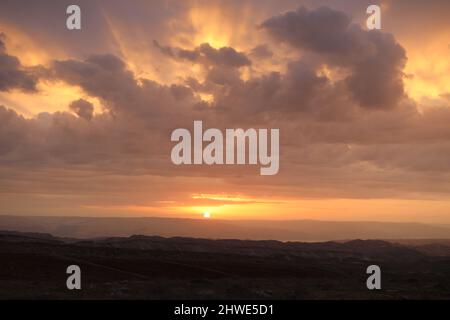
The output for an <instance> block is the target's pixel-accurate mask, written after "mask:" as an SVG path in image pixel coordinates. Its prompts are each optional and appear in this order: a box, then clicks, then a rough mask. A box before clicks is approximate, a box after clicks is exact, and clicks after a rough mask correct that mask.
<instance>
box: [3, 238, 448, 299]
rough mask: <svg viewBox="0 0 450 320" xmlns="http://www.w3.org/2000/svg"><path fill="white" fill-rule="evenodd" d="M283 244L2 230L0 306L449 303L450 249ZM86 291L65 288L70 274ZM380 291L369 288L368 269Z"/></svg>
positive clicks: (436, 243)
mask: <svg viewBox="0 0 450 320" xmlns="http://www.w3.org/2000/svg"><path fill="white" fill-rule="evenodd" d="M407 242H408V240H406V243H403V240H396V241H395V242H387V241H380V240H352V241H339V242H320V243H302V242H280V241H273V240H272V241H250V240H208V239H199V238H182V237H175V238H163V237H156V236H153V237H150V236H141V235H134V236H130V237H111V238H101V239H73V238H59V237H54V236H52V235H50V234H41V233H22V232H16V231H0V261H1V263H0V299H63V298H64V299H405V298H406V299H449V298H450V245H449V244H450V240H430V239H428V240H423V243H422V242H420V241H418V240H417V241H415V242H414V243H407ZM72 264H76V265H79V266H80V267H81V270H82V289H81V290H68V289H67V288H66V277H67V276H68V275H67V274H66V268H67V266H69V265H72ZM371 264H376V265H379V266H380V267H381V271H382V290H375V291H373V290H372V291H371V290H368V289H367V288H366V279H367V277H368V275H367V274H366V268H367V266H369V265H371Z"/></svg>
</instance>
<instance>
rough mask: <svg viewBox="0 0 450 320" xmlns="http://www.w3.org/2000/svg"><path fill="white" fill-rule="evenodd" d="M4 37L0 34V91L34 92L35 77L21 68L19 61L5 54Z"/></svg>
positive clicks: (27, 70) (29, 71)
mask: <svg viewBox="0 0 450 320" xmlns="http://www.w3.org/2000/svg"><path fill="white" fill-rule="evenodd" d="M3 39H4V35H2V34H0V91H9V90H11V89H20V90H23V91H27V92H33V91H36V84H37V77H36V75H34V74H33V72H32V71H31V70H29V69H27V68H25V67H23V66H22V64H21V63H20V61H19V59H17V58H16V57H14V56H11V55H8V54H7V53H6V47H5V43H4V41H3Z"/></svg>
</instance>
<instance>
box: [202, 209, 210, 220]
mask: <svg viewBox="0 0 450 320" xmlns="http://www.w3.org/2000/svg"><path fill="white" fill-rule="evenodd" d="M203 218H205V219H209V218H211V214H210V213H209V212H208V211H206V212H203Z"/></svg>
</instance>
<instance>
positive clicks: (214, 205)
mask: <svg viewBox="0 0 450 320" xmlns="http://www.w3.org/2000/svg"><path fill="white" fill-rule="evenodd" d="M19 2H20V1H19ZM432 2H433V1H432ZM435 2H436V3H435V4H433V5H429V6H427V5H426V3H425V2H424V1H410V2H409V1H397V2H394V1H384V2H383V5H382V8H383V15H382V17H383V20H382V21H383V22H382V23H383V25H382V30H381V33H383V34H385V35H386V34H392V35H393V37H394V39H395V40H394V41H395V43H396V44H398V46H400V47H401V48H403V50H404V52H405V57H406V59H405V65H404V66H402V65H401V64H402V62H401V59H400V58H399V62H398V65H393V66H390V65H389V64H390V63H392V64H393V62H392V59H391V62H386V64H387V65H389V72H392V73H395V72H398V74H399V77H400V78H401V88H402V90H404V94H402V93H400V91H401V90H400V89H399V90H398V91H399V93H398V96H399V98H398V97H397V95H396V92H391V90H394V89H391V88H390V87H389V88H387V87H386V88H385V87H384V84H383V83H381V84H378V83H375V86H378V85H380V87H381V89H380V90H381V91H380V92H381V93H382V94H384V92H385V90H388V91H386V92H388V93H386V95H390V94H392V95H394V96H396V98H395V99H394V98H393V99H394V100H395V105H393V106H387V105H382V106H380V107H379V108H378V107H377V108H372V106H371V105H369V107H367V106H364V103H365V101H366V100H365V97H362V98H360V99H362V100H361V101H362V102H361V101H359V100H358V97H360V96H358V95H357V93H355V92H352V90H357V89H354V88H353V89H352V88H351V85H349V84H348V82H346V80H345V79H346V77H348V76H349V75H352V74H356V73H357V72H361V70H360V68H367V71H366V72H365V70H362V71H363V72H362V73H361V75H359V74H358V77H363V78H364V77H368V78H370V77H371V79H374V80H373V81H377V79H378V78H377V75H372V74H371V71H372V70H377V68H374V69H372V68H371V66H372V63H380V66H383V67H384V66H385V64H383V63H381V62H379V61H378V60H376V61H375V58H373V57H371V56H370V53H368V55H369V57H368V58H367V60H361V61H360V62H357V59H358V58H357V57H351V52H353V51H350V52H347V51H345V52H344V51H340V50H341V49H340V48H339V47H337V49H336V51H330V52H325V53H324V52H321V51H320V50H322V49H321V47H320V44H317V43H316V42H315V41H316V40H310V38H309V37H308V35H302V34H300V35H298V36H297V37H295V38H294V39H292V38H290V36H289V35H290V34H289V33H288V31H292V30H287V31H286V30H282V28H281V29H277V28H280V27H279V25H278V24H277V23H278V21H281V19H285V21H289V20H288V19H289V17H288V16H280V15H281V14H284V13H286V12H289V11H290V12H296V10H297V9H298V8H299V7H300V6H301V5H302V4H303V5H305V8H307V9H306V10H307V11H305V12H307V13H306V14H305V16H302V15H301V14H300V13H299V14H298V15H297V16H295V19H298V20H299V22H295V21H294V22H292V28H293V31H292V32H294V31H295V32H302V31H298V30H297V29H295V26H296V23H299V24H300V25H302V26H303V28H304V29H305V30H307V29H308V28H309V27H310V26H313V27H314V26H315V24H314V23H313V22H311V21H313V19H315V18H317V19H319V18H320V14H317V15H316V16H315V15H314V13H312V14H311V15H309V13H310V12H314V10H317V8H319V7H320V6H326V7H329V8H331V9H332V10H334V11H333V12H334V13H333V14H336V15H337V16H338V15H339V12H340V13H342V14H344V15H346V16H348V18H349V19H350V21H351V22H352V23H355V25H357V26H360V27H359V28H360V29H358V31H357V32H356V34H357V35H356V36H355V39H358V40H357V41H359V40H360V38H361V39H363V40H361V41H362V42H361V45H366V44H367V45H368V47H370V46H379V47H376V48H377V49H378V48H384V46H386V49H383V50H386V55H385V57H386V58H384V56H383V54H384V52H383V53H381V56H380V57H377V59H379V60H382V59H386V60H388V59H390V57H389V54H392V55H393V56H394V58H393V59H395V57H397V54H398V55H400V53H399V52H401V51H400V50H398V48H397V49H396V47H395V45H394V44H393V43H394V42H391V41H390V40H389V39H388V38H387V37H384V38H383V37H380V39H378V38H372V36H371V35H369V33H368V31H367V30H365V25H364V19H365V17H366V15H365V11H364V10H365V3H364V1H341V2H338V1H317V2H314V1H287V0H286V1H194V0H192V1H171V0H167V1H155V2H146V1H130V2H128V3H127V5H125V4H123V3H120V2H117V1H111V2H97V1H91V2H88V1H81V2H80V6H81V8H82V14H83V28H82V30H81V31H67V30H65V28H64V27H65V25H64V23H61V21H64V17H65V13H64V5H63V4H58V5H54V3H52V2H49V1H44V0H39V1H36V4H33V5H36V8H31V9H30V10H28V11H27V12H26V13H25V12H22V11H20V10H24V9H23V8H22V7H21V6H20V4H17V5H14V4H13V3H12V2H8V3H6V4H2V5H0V12H1V14H0V31H1V32H2V33H3V36H2V38H0V39H2V43H4V46H5V52H4V53H2V54H4V55H7V56H8V57H15V58H16V59H18V61H20V66H19V67H17V68H18V70H19V71H20V72H23V74H24V75H25V74H33V75H35V77H36V79H37V80H36V86H35V90H33V91H32V92H31V91H29V90H24V89H23V88H22V87H21V86H20V85H17V84H11V86H10V87H6V86H5V88H3V89H2V86H1V85H0V105H3V106H4V107H5V110H6V109H9V110H13V111H14V112H15V113H16V114H15V115H14V119H13V120H11V117H12V116H6V114H7V113H6V111H5V112H3V111H2V112H3V113H2V112H0V123H2V124H3V128H6V129H3V130H4V131H2V129H0V133H2V134H3V135H4V137H6V138H4V139H3V140H2V139H0V174H1V175H2V177H3V179H2V181H1V182H0V199H1V202H2V207H1V212H0V214H22V215H23V214H26V215H28V214H30V215H33V214H36V215H47V214H48V215H94V216H97V215H98V216H110V215H133V216H143V215H148V216H170V217H201V216H202V214H203V213H204V212H210V213H211V217H212V218H220V219H236V218H237V219H247V218H252V219H253V218H261V219H320V220H377V221H419V222H433V223H450V198H449V196H448V195H449V192H450V184H449V182H448V181H450V180H448V178H449V177H450V167H449V165H448V164H449V163H450V147H449V145H450V133H449V130H448V129H446V127H447V126H448V122H446V120H447V119H446V117H449V119H450V116H449V110H450V109H449V107H450V62H449V61H450V59H448V57H449V53H450V51H449V50H450V24H449V23H448V21H450V19H449V18H450V17H449V15H450V10H447V9H449V7H448V2H446V1H437V0H436V1H435ZM318 12H319V11H318ZM319 13H320V12H319ZM422 17H423V22H422V20H421V19H422ZM278 18H279V20H270V19H278ZM293 19H294V18H293ZM301 19H305V21H300V20H301ZM308 19H310V20H308ZM267 21H271V22H270V23H268V24H266V25H263V24H264V23H265V22H267ZM274 21H275V22H274ZM289 23H291V22H289ZM302 23H303V24H302ZM309 23H311V25H309ZM304 24H306V27H305V25H304ZM289 26H291V25H289ZM323 26H324V27H323V28H325V29H326V28H327V24H326V23H325V24H323ZM313 27H311V28H313ZM280 30H281V31H280ZM331 31H332V30H330V32H331ZM283 32H286V34H283ZM343 32H346V33H345V34H346V35H349V36H353V30H352V29H351V28H350V27H349V28H348V29H346V30H345V31H343ZM331 34H333V35H334V33H332V32H331ZM339 36H340V35H339V34H338V35H336V37H337V38H339ZM302 37H303V38H302ZM299 39H300V40H301V41H300V40H299ZM154 40H156V41H157V43H159V44H160V47H161V48H166V49H168V50H169V49H170V50H172V51H171V52H172V56H170V55H168V54H165V53H164V52H163V50H162V49H161V48H158V47H157V46H156V45H155V42H154ZM308 41H311V43H309V42H308ZM317 41H318V40H317ZM355 41H356V40H355ZM204 43H208V44H209V45H210V46H211V47H212V48H213V49H214V50H217V52H219V51H218V50H219V49H220V48H222V47H230V48H233V50H234V52H235V53H236V54H239V53H240V54H242V55H245V56H246V57H247V58H248V59H249V61H251V63H249V64H246V65H243V66H238V67H230V66H227V65H226V63H227V61H228V60H224V61H223V62H222V61H219V62H216V60H211V59H212V58H209V57H207V56H204V57H203V59H204V60H200V59H199V60H187V59H185V58H183V57H182V56H181V54H180V55H178V56H177V54H178V52H183V50H186V51H190V52H191V53H192V54H195V53H196V52H197V53H198V52H200V51H199V50H200V49H199V48H200V46H201V45H202V44H204ZM257 49H258V50H257ZM263 49H264V50H263ZM372 49H373V48H372ZM333 50H334V49H333ZM358 50H359V49H358ZM379 50H380V51H381V49H379ZM389 50H392V52H391V51H389ZM396 50H397V51H396ZM361 52H362V54H366V51H364V50H362V51H361ZM105 54H110V55H113V56H114V57H115V58H114V59H119V61H121V62H123V64H124V65H123V67H121V66H118V65H117V64H116V65H114V66H113V67H111V66H110V65H109V64H110V63H113V62H111V61H112V60H111V59H109V58H108V60H106V59H107V58H104V57H105V56H104V55H105ZM91 55H99V56H100V55H103V56H102V57H103V58H98V59H97V60H89V56H91ZM217 55H219V53H217ZM222 58H223V59H225V58H227V57H221V59H222ZM101 59H105V62H102V63H105V64H106V63H108V67H107V68H104V65H103V64H101V63H100V62H98V61H100V60H101ZM208 59H209V60H208ZM372 59H373V60H372ZM55 61H56V62H55ZM102 61H103V60H102ZM113 61H116V60H113ZM205 61H206V62H205ZM374 61H375V62H374ZM0 63H1V62H0ZM114 63H116V62H114ZM215 63H217V64H215ZM1 68H2V66H1V65H0V80H2V79H1V77H3V76H4V75H3V74H2V72H3V71H2V69H1ZM5 68H6V67H5ZM114 68H117V70H116V69H114ZM308 68H311V72H309V71H310V70H309V69H308ZM306 69H307V70H306ZM8 70H9V69H8ZM296 72H298V73H296ZM5 74H6V73H5ZM319 74H321V76H322V78H320V77H319V76H318V75H319ZM384 76H385V75H380V77H384ZM310 77H311V78H310ZM217 79H220V80H217ZM324 79H325V80H324ZM357 79H359V80H358V81H359V83H361V78H357ZM382 79H384V78H382ZM390 79H391V78H389V79H388V81H390ZM219 81H222V82H220V83H219ZM309 81H310V82H309ZM362 81H366V80H365V78H364V79H363V80H362ZM367 81H372V80H367ZM393 81H394V82H395V79H394V80H393ZM380 82H386V81H385V80H380ZM394 82H393V86H394ZM0 83H1V81H0ZM309 83H311V85H306V84H309ZM303 86H305V89H304V87H303ZM175 87H176V88H178V87H182V88H185V91H186V92H188V93H187V94H186V95H187V98H186V97H184V96H183V98H177V97H174V96H172V95H171V94H173V92H174V90H175V89H174V88H175ZM316 87H317V88H316ZM356 87H357V86H356ZM180 90H181V89H180ZM271 90H274V92H276V93H274V96H275V97H276V98H274V102H273V104H272V103H271V102H270V101H268V100H270V99H268V98H267V97H266V96H265V94H267V92H272V91H271ZM185 91H182V92H185ZM366 91H367V90H365V91H364V90H363V94H367V92H366ZM358 94H359V95H361V92H359V93H358ZM260 95H261V96H260ZM397 98H398V99H397ZM79 99H83V101H86V102H87V103H89V104H91V105H92V106H93V110H94V111H93V118H92V120H89V121H85V119H81V117H80V115H76V114H75V113H76V112H75V111H74V109H70V108H69V106H70V105H71V104H72V103H73V102H74V101H77V100H79ZM296 99H297V100H296ZM394 100H392V101H394ZM265 103H267V106H266V105H264V106H262V107H261V109H259V107H260V105H262V104H265ZM386 103H387V102H386ZM389 103H390V102H389ZM310 105H311V106H310ZM147 107H148V108H147ZM322 108H323V109H322ZM370 108H372V109H370ZM199 110H201V111H199ZM223 110H225V111H226V112H224V111H223ZM255 110H256V111H255ZM298 110H300V111H298ZM43 113H46V114H43ZM22 117H23V118H22ZM203 117H204V118H203ZM193 119H198V120H200V119H204V121H205V123H208V124H210V126H214V125H217V126H222V125H224V126H226V127H228V128H233V127H236V128H238V127H267V128H273V127H279V128H280V132H281V135H282V138H281V140H282V141H281V147H280V150H281V151H280V158H281V160H280V163H281V165H280V166H281V169H280V173H279V174H278V175H277V176H274V177H260V176H259V175H258V170H256V169H255V168H231V167H230V168H209V167H208V168H203V167H202V168H201V167H195V168H194V167H190V168H180V167H176V166H174V165H172V163H171V162H170V147H171V145H170V140H169V134H170V131H171V130H173V129H175V128H178V127H180V126H188V128H191V127H192V121H191V120H193ZM267 119H269V120H267ZM2 121H3V122H4V123H3V122H2ZM22 133H23V135H22ZM91 143H92V144H91ZM96 143H97V144H96Z"/></svg>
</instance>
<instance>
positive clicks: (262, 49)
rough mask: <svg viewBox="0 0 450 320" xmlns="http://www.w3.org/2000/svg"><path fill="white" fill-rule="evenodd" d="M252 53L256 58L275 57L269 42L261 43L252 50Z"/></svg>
mask: <svg viewBox="0 0 450 320" xmlns="http://www.w3.org/2000/svg"><path fill="white" fill-rule="evenodd" d="M250 55H251V56H252V57H255V58H256V59H268V58H272V57H273V52H272V50H270V48H269V46H268V45H267V44H260V45H257V46H256V47H254V48H253V49H252V50H251V51H250Z"/></svg>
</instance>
